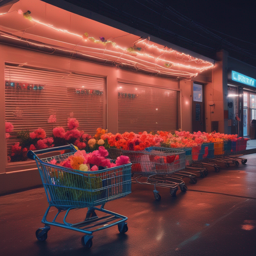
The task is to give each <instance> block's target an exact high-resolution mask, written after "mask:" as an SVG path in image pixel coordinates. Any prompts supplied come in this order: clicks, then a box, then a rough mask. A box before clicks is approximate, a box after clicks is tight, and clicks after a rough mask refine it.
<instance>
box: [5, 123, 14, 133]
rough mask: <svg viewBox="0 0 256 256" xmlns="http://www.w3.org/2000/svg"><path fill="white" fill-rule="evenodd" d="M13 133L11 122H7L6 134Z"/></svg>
mask: <svg viewBox="0 0 256 256" xmlns="http://www.w3.org/2000/svg"><path fill="white" fill-rule="evenodd" d="M12 131H13V125H12V123H10V122H5V132H8V133H9V132H12Z"/></svg>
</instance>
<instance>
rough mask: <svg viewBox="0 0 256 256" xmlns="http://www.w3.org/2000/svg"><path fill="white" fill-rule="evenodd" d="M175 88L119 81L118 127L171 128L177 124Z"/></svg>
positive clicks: (132, 128)
mask: <svg viewBox="0 0 256 256" xmlns="http://www.w3.org/2000/svg"><path fill="white" fill-rule="evenodd" d="M177 104H178V92H177V91H172V90H167V89H160V88H156V87H148V86H139V85H133V84H125V83H119V85H118V131H119V132H120V133H122V132H125V131H128V132H130V131H133V132H141V131H147V132H151V131H160V130H163V131H171V130H175V129H177V128H178V124H177V123H178V120H177V118H178V115H177V111H178V108H177Z"/></svg>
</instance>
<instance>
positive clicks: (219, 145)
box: [214, 141, 224, 156]
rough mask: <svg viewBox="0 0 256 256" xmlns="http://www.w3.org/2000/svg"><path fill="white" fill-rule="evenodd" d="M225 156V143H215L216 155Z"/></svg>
mask: <svg viewBox="0 0 256 256" xmlns="http://www.w3.org/2000/svg"><path fill="white" fill-rule="evenodd" d="M223 154H224V143H223V141H221V142H214V155H215V156H218V155H223Z"/></svg>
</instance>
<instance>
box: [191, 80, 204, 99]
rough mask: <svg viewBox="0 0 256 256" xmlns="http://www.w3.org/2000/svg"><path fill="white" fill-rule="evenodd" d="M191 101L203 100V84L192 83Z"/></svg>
mask: <svg viewBox="0 0 256 256" xmlns="http://www.w3.org/2000/svg"><path fill="white" fill-rule="evenodd" d="M193 101H196V102H203V86H202V85H201V84H195V83H194V84H193Z"/></svg>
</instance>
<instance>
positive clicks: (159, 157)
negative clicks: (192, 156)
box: [109, 147, 186, 175]
mask: <svg viewBox="0 0 256 256" xmlns="http://www.w3.org/2000/svg"><path fill="white" fill-rule="evenodd" d="M109 152H110V157H111V158H112V159H115V158H116V157H118V156H120V155H125V156H128V157H129V158H130V161H131V163H132V164H133V165H132V173H140V174H141V173H144V174H146V175H150V174H172V173H174V172H178V171H180V170H182V169H185V165H186V154H185V152H184V151H183V150H180V149H174V148H161V147H149V148H146V149H145V150H144V151H130V150H122V149H111V150H110V151H109Z"/></svg>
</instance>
